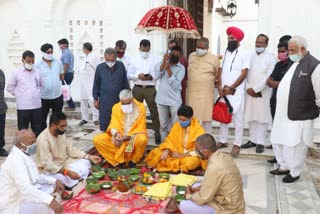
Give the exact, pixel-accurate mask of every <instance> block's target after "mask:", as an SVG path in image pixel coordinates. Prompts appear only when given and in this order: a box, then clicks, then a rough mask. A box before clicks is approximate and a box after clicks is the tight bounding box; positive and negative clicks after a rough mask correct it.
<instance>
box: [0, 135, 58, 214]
mask: <svg viewBox="0 0 320 214" xmlns="http://www.w3.org/2000/svg"><path fill="white" fill-rule="evenodd" d="M35 141H36V136H35V134H34V133H33V132H32V131H30V130H26V129H24V130H21V131H19V132H18V133H17V139H16V144H15V145H14V146H13V148H12V150H11V153H10V154H9V156H8V158H7V159H6V160H5V162H4V163H3V164H2V165H1V168H0V183H1V192H2V193H1V194H0V213H2V214H6V213H7V214H14V213H24V214H29V213H43V214H54V213H56V214H60V213H62V212H63V207H62V206H61V205H60V204H59V203H58V202H57V201H56V200H55V199H54V197H52V196H51V194H52V193H53V192H54V190H55V189H56V190H57V191H58V192H60V193H61V192H63V191H64V185H63V184H62V183H61V182H60V181H59V180H57V179H55V178H53V177H50V176H46V175H44V174H40V173H39V171H38V168H37V166H36V164H35V163H34V162H33V160H32V158H31V156H32V155H33V154H34V153H35V151H36V149H37V146H36V144H35Z"/></svg>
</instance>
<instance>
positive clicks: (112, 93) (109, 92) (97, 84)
mask: <svg viewBox="0 0 320 214" xmlns="http://www.w3.org/2000/svg"><path fill="white" fill-rule="evenodd" d="M116 56H117V52H116V50H115V49H113V48H107V49H106V51H105V53H104V57H105V60H106V61H105V62H103V63H101V64H99V65H98V66H97V69H96V73H95V77H94V82H93V90H92V95H93V99H94V105H95V107H96V108H97V109H99V120H100V130H101V131H106V130H107V128H108V126H109V123H110V119H111V109H112V106H113V105H114V104H115V103H118V102H119V101H120V100H119V93H120V91H121V90H123V89H129V84H128V79H127V72H126V69H125V66H124V65H123V63H122V62H120V61H116Z"/></svg>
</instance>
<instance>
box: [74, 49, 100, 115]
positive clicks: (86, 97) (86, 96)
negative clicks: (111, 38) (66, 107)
mask: <svg viewBox="0 0 320 214" xmlns="http://www.w3.org/2000/svg"><path fill="white" fill-rule="evenodd" d="M100 63H101V59H100V57H99V56H98V55H96V54H95V53H92V52H91V53H89V54H88V55H86V57H85V59H84V60H83V61H82V63H81V66H80V69H79V77H80V86H81V87H80V100H81V106H80V107H81V115H82V120H85V121H88V120H89V109H88V105H89V106H90V109H91V111H92V120H93V121H97V120H99V111H98V109H96V108H95V107H94V104H93V96H92V88H93V81H94V74H95V72H96V67H97V66H98V65H99V64H100Z"/></svg>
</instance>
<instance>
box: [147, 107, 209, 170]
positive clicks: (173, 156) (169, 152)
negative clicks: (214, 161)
mask: <svg viewBox="0 0 320 214" xmlns="http://www.w3.org/2000/svg"><path fill="white" fill-rule="evenodd" d="M177 114H178V118H179V122H176V123H175V124H174V125H173V127H172V129H171V131H170V133H169V135H168V136H167V138H166V139H165V140H164V141H163V142H162V143H161V144H160V146H159V148H155V149H153V150H152V151H151V152H150V153H149V154H148V155H147V157H146V158H145V162H146V163H147V165H148V166H149V167H152V168H155V169H157V171H158V172H179V171H182V172H185V173H187V172H188V171H190V170H195V169H198V168H200V167H201V168H202V169H205V168H206V161H203V160H201V159H200V158H199V157H198V155H197V153H196V152H195V140H196V139H197V137H198V136H200V135H202V134H204V133H205V131H204V129H203V128H202V126H201V125H200V123H199V121H198V120H197V119H196V118H195V117H193V110H192V108H191V107H190V106H186V105H182V106H181V107H180V108H179V109H178V113H177Z"/></svg>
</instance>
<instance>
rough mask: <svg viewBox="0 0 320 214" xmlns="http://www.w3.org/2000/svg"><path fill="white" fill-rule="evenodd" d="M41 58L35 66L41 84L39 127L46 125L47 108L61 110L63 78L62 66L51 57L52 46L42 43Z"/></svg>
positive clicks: (53, 110)
mask: <svg viewBox="0 0 320 214" xmlns="http://www.w3.org/2000/svg"><path fill="white" fill-rule="evenodd" d="M40 50H41V53H42V59H41V60H40V61H39V62H38V63H37V64H36V66H35V68H36V69H37V70H39V71H40V76H41V81H42V82H41V84H40V93H41V105H42V121H41V123H42V125H41V129H42V130H44V129H45V128H46V127H47V117H48V114H49V110H50V109H52V112H53V113H54V112H61V111H62V108H63V95H62V92H61V80H63V68H62V64H61V62H60V61H59V60H57V59H56V58H54V57H53V46H52V45H51V44H48V43H46V44H44V45H42V46H41V48H40Z"/></svg>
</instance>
